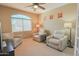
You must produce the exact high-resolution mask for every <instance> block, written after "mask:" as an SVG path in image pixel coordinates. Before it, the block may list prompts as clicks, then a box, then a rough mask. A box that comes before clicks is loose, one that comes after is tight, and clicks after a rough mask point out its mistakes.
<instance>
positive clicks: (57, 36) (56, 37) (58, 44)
mask: <svg viewBox="0 0 79 59" xmlns="http://www.w3.org/2000/svg"><path fill="white" fill-rule="evenodd" d="M67 41H68V39H67V35H65V32H64V31H62V30H57V31H55V32H54V34H53V35H51V36H48V37H47V39H46V43H47V45H48V46H50V47H52V48H55V49H58V50H60V51H63V50H64V49H65V48H66V47H67Z"/></svg>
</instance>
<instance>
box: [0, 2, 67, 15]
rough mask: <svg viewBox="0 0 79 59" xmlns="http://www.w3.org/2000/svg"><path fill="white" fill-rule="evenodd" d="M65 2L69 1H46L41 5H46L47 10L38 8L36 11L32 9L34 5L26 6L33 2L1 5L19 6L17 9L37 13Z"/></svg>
mask: <svg viewBox="0 0 79 59" xmlns="http://www.w3.org/2000/svg"><path fill="white" fill-rule="evenodd" d="M65 4H67V3H46V4H42V5H41V6H44V7H45V10H42V9H39V8H38V9H37V10H36V11H34V10H33V9H32V7H26V6H29V5H32V3H0V5H4V6H8V7H12V8H17V9H20V10H24V11H28V12H32V13H36V14H40V13H43V12H46V11H49V10H51V9H55V8H58V7H61V6H63V5H65Z"/></svg>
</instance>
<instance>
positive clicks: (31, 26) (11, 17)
mask: <svg viewBox="0 0 79 59" xmlns="http://www.w3.org/2000/svg"><path fill="white" fill-rule="evenodd" d="M17 15H20V16H21V15H22V16H25V17H28V18H29V19H25V18H18V17H12V16H17ZM12 18H14V19H21V20H22V31H13V28H12V27H11V28H12V32H25V31H32V21H31V20H32V18H31V17H29V16H27V15H23V14H14V15H11V26H13V25H12ZM23 20H29V21H30V26H31V27H30V30H24V23H23Z"/></svg>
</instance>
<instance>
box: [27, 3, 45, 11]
mask: <svg viewBox="0 0 79 59" xmlns="http://www.w3.org/2000/svg"><path fill="white" fill-rule="evenodd" d="M42 4H45V3H32V5H30V6H26V7H32V8H33V10H34V11H36V9H37V8H40V9H42V10H45V7H43V6H41V5H42Z"/></svg>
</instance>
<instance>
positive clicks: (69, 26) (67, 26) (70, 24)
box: [64, 23, 72, 28]
mask: <svg viewBox="0 0 79 59" xmlns="http://www.w3.org/2000/svg"><path fill="white" fill-rule="evenodd" d="M64 27H65V28H72V23H64Z"/></svg>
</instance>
